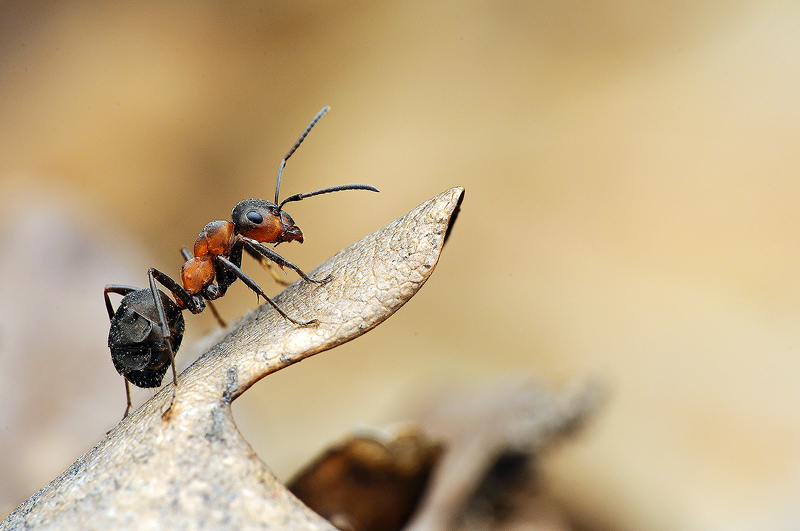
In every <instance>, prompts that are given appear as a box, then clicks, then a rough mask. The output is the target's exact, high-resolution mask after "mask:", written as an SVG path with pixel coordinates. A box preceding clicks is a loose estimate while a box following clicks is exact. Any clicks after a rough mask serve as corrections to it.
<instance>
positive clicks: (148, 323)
mask: <svg viewBox="0 0 800 531" xmlns="http://www.w3.org/2000/svg"><path fill="white" fill-rule="evenodd" d="M329 109H330V108H329V107H325V108H323V109H322V110H321V111H320V112H319V113H317V115H316V116H315V117H314V119H313V120H311V123H309V124H308V127H306V129H305V131H303V134H302V135H300V138H299V139H298V140H297V142H296V143H295V145H294V146H293V147H292V149H290V150H289V153H287V154H286V156H285V157H284V158H283V160H282V161H281V163H280V166H278V178H277V182H276V184H275V202H274V203H271V202H269V201H265V200H263V199H245V200H244V201H240V202H239V203H238V204H237V205H236V206H235V207H234V208H233V212H231V219H232V221H212V222H211V223H209V224H208V225H206V226H205V227H204V228H203V230H202V231H201V232H200V234H199V235H198V236H197V240H195V242H194V252H193V253H190V252H189V250H188V249H187V248H185V247H184V248H183V249H182V251H181V252H182V255H183V257H184V260H185V263H184V264H183V267H182V268H181V282H182V283H178V282H177V281H175V280H173V279H172V278H171V277H169V276H168V275H166V274H165V273H162V272H161V271H159V270H158V269H155V268H150V269H149V270H148V272H147V276H148V278H149V281H150V287H149V288H144V289H137V288H133V287H130V286H122V285H118V284H110V285H108V286H106V287H105V290H104V292H103V294H104V297H105V303H106V309H107V310H108V316H109V319H110V320H111V328H110V330H109V334H108V346H109V348H110V349H111V359H112V361H113V362H114V367H115V368H116V369H117V372H119V373H120V374H121V375H122V376H123V377H124V378H125V394H126V397H127V407H126V409H125V415H124V416H127V415H128V412H129V411H130V408H131V393H130V385H129V384H128V382H130V383H132V384H133V385H135V386H137V387H145V388H147V387H158V386H160V385H161V381H162V380H163V378H164V375H165V374H166V372H167V366H168V365H170V366H171V367H172V383H173V395H172V400H173V401H174V400H175V388H176V387H177V385H178V383H177V371H176V369H175V353H176V352H177V351H178V348H179V347H180V343H181V339H182V338H183V332H184V321H183V314H182V311H183V310H189V311H190V312H192V313H195V314H196V313H200V312H202V311H203V310H204V309H205V307H206V305H207V301H208V306H209V307H210V308H211V310H212V312H213V313H214V316H215V317H216V318H217V320H218V321H219V322H220V324H222V325H224V322H223V321H222V319H221V318H220V317H219V314H218V313H217V312H216V310H215V309H214V307H213V305H212V304H211V303H210V301H213V300H215V299H218V298H220V297H222V296H223V295H225V292H226V291H227V290H228V287H229V286H230V285H231V284H233V283H234V282H235V281H236V279H240V280H241V281H242V282H244V283H245V285H247V287H249V288H250V289H251V290H253V291H254V292H255V293H256V295H257V296H259V297H262V298H264V300H265V301H266V302H268V303H269V304H270V305H271V306H272V307H273V308H275V310H276V311H277V312H278V313H279V314H280V315H281V316H282V317H284V318H285V319H287V320H289V321H291V322H292V323H294V324H296V325H299V326H308V325H311V324H314V323H316V320H311V321H298V320H297V319H294V318H292V317H290V316H289V315H287V314H286V312H285V311H283V309H281V308H280V306H278V305H277V304H276V303H275V302H274V301H273V300H272V299H270V298H269V297H268V296H267V294H266V293H264V290H262V289H261V287H260V286H259V285H258V284H257V283H256V282H255V281H254V280H253V279H252V278H250V277H249V276H248V275H247V274H246V273H245V272H244V271H242V269H241V266H242V251H246V252H247V253H248V254H249V255H251V256H252V257H253V258H255V259H256V260H258V261H260V262H262V264H264V261H265V260H269V261H271V262H274V263H275V264H276V265H277V266H278V267H280V268H281V269H283V268H285V267H288V268H289V269H292V270H294V271H295V272H296V273H297V274H298V275H300V277H301V278H302V279H303V280H306V281H308V282H313V283H317V284H323V283H325V282H328V281H329V280H330V279H331V276H330V275H328V276H327V277H325V278H323V279H313V278H310V277H309V276H308V275H306V274H305V273H304V272H303V271H302V270H301V269H300V268H299V267H297V266H296V265H294V264H293V263H291V262H289V261H287V260H286V259H284V258H283V257H282V256H280V255H279V254H278V253H276V252H275V251H273V250H272V249H269V248H267V247H265V246H264V245H263V244H264V243H274V244H276V245H277V244H279V243H282V242H290V241H298V242H300V243H303V233H302V232H301V231H300V229H299V228H298V227H297V226H296V225H295V223H294V220H292V218H291V216H289V214H287V213H286V212H284V211H283V205H285V204H286V203H289V202H292V201H301V200H303V199H305V198H307V197H312V196H315V195H321V194H328V193H331V192H339V191H342V190H370V191H373V192H378V191H379V190H378V189H377V188H375V187H374V186H369V185H366V184H345V185H340V186H332V187H330V188H323V189H321V190H316V191H314V192H308V193H305V194H295V195H292V196H290V197H287V198H286V199H284V200H283V201H281V202H278V193H279V191H280V186H281V177H282V175H283V169H284V167H285V166H286V161H287V160H288V159H289V157H291V156H292V154H293V153H294V152H295V151H296V150H297V148H298V147H300V144H302V143H303V140H305V138H306V136H307V135H308V133H309V131H311V129H312V128H313V127H314V125H316V123H317V122H318V121H319V119H320V118H322V116H323V115H324V114H325V113H326V112H328V110H329ZM156 282H158V283H160V284H161V285H162V286H164V287H165V288H167V290H169V291H170V292H171V293H172V296H173V297H174V298H175V301H174V302H173V301H172V300H171V299H170V298H169V297H168V296H167V295H166V294H165V293H164V292H163V291H161V290H160V289H158V287H157V285H156ZM109 293H116V294H119V295H123V297H122V300H121V301H120V304H119V306H118V307H117V310H116V311H114V309H113V307H112V306H111V300H110V299H109ZM171 407H172V403H170V408H171Z"/></svg>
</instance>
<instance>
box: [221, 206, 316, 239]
mask: <svg viewBox="0 0 800 531" xmlns="http://www.w3.org/2000/svg"><path fill="white" fill-rule="evenodd" d="M231 219H232V220H233V224H234V225H235V226H236V232H237V233H239V234H241V235H242V236H246V237H248V238H253V239H254V240H256V241H259V242H262V243H281V242H291V241H298V242H300V243H303V233H302V232H300V228H299V227H297V225H295V224H294V220H293V219H292V217H291V216H290V215H289V214H287V213H286V212H284V211H283V210H281V209H280V207H279V206H277V205H276V204H275V203H270V202H269V201H265V200H263V199H245V200H244V201H240V202H239V203H238V204H237V205H236V206H235V207H233V212H231Z"/></svg>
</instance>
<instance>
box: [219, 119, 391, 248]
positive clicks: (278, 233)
mask: <svg viewBox="0 0 800 531" xmlns="http://www.w3.org/2000/svg"><path fill="white" fill-rule="evenodd" d="M329 110H330V107H324V108H323V109H322V110H321V111H319V112H318V113H317V115H316V116H315V117H314V119H313V120H311V123H309V124H308V127H306V129H305V131H303V134H302V135H300V138H299V139H298V140H297V142H295V144H294V146H292V149H290V150H289V153H287V154H286V156H285V157H283V160H282V161H281V163H280V166H278V178H277V180H276V182H275V202H274V203H270V202H269V201H265V200H263V199H245V200H244V201H242V202H240V203H239V204H238V205H236V206H235V207H234V208H233V212H232V213H231V217H232V218H233V223H234V225H236V232H238V233H239V234H241V235H243V236H247V237H248V238H253V239H254V240H257V241H259V242H262V243H281V242H290V241H298V242H300V243H303V233H302V232H300V229H299V228H298V227H297V226H296V225H295V224H294V220H293V219H292V218H291V216H289V214H287V213H286V212H284V211H283V205H285V204H286V203H290V202H292V201H301V200H303V199H305V198H306V197H312V196H315V195H320V194H329V193H331V192H339V191H342V190H370V191H373V192H378V191H380V190H378V189H377V188H375V187H374V186H369V185H366V184H343V185H340V186H331V187H329V188H323V189H321V190H316V191H314V192H308V193H305V194H295V195H292V196H289V197H287V198H286V199H284V200H283V201H281V202H278V194H279V193H280V189H281V178H282V177H283V169H284V168H285V167H286V161H287V160H289V157H291V156H292V154H293V153H294V152H295V151H297V148H298V147H300V144H302V143H303V140H305V139H306V137H307V136H308V133H309V132H310V131H311V129H312V128H313V127H314V126H315V125H316V124H317V122H318V121H319V119H320V118H322V116H323V115H324V114H325V113H326V112H328V111H329Z"/></svg>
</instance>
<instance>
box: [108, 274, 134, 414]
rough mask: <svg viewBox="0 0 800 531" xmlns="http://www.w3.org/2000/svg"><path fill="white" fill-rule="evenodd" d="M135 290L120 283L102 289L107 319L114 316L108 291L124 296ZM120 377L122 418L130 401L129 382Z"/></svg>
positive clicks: (127, 409)
mask: <svg viewBox="0 0 800 531" xmlns="http://www.w3.org/2000/svg"><path fill="white" fill-rule="evenodd" d="M137 290H138V288H134V287H133V286H124V285H122V284H109V285H108V286H106V287H105V289H103V298H105V300H106V310H108V318H109V319H113V318H114V308H113V307H112V306H111V299H109V297H108V294H109V293H116V294H117V295H122V296H123V297H124V296H125V295H127V294H128V293H132V292H134V291H137ZM122 379H123V381H124V382H125V399H126V405H125V414H124V415H122V418H123V419H124V418H125V417H127V416H128V413H130V411H131V406H132V403H131V384H130V382H128V379H127V378H125V377H124V376H123V377H122Z"/></svg>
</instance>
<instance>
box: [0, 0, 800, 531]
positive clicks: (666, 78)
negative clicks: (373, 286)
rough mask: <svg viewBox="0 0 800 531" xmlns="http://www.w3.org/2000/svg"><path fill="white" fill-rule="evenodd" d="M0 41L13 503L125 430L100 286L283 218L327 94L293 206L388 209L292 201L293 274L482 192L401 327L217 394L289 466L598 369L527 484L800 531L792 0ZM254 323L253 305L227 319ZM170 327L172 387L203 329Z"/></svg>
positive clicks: (1, 475)
mask: <svg viewBox="0 0 800 531" xmlns="http://www.w3.org/2000/svg"><path fill="white" fill-rule="evenodd" d="M0 20H2V30H0V220H2V228H0V248H2V252H1V253H0V276H1V277H2V282H0V449H2V452H0V453H1V454H2V455H0V508H2V509H3V515H5V514H7V513H8V512H10V511H11V510H12V509H13V508H14V507H15V506H16V505H17V504H19V503H20V502H21V501H23V500H24V499H25V498H27V497H28V496H30V495H31V494H32V493H33V492H35V491H36V490H38V489H39V488H41V487H43V486H44V485H45V484H46V483H47V482H48V481H49V480H51V479H52V478H54V477H55V476H56V475H57V474H59V473H60V472H61V471H62V470H63V469H64V468H66V467H67V466H68V465H69V464H70V463H71V462H72V461H73V460H75V459H76V458H77V457H78V456H79V455H80V454H81V453H83V452H85V451H86V450H88V449H89V448H91V446H92V445H93V444H94V443H95V442H96V441H98V440H99V439H100V438H102V436H103V435H104V434H105V433H106V431H107V430H109V429H111V428H112V427H113V426H114V425H115V423H116V422H117V421H118V420H119V418H120V417H121V415H122V412H123V410H124V405H125V403H124V386H123V381H122V378H121V377H120V376H119V375H118V374H117V373H116V372H115V370H114V368H113V366H112V364H111V361H110V357H109V354H108V349H107V347H106V336H107V333H108V316H107V315H106V311H105V308H104V305H103V298H102V289H103V286H105V285H106V284H108V283H122V284H132V285H136V286H144V285H145V283H146V271H147V268H148V267H150V266H154V267H157V268H159V269H161V270H162V271H164V272H166V273H168V274H170V275H173V276H177V275H178V274H179V268H180V265H181V259H180V255H179V254H178V253H179V249H180V248H181V247H182V246H184V245H189V246H191V244H192V243H193V241H194V238H195V237H196V235H197V233H198V232H199V230H200V229H201V228H202V227H203V226H204V225H205V224H206V223H207V222H208V221H211V220H214V219H228V217H229V215H230V210H231V208H232V207H233V205H234V204H235V203H236V202H238V201H239V200H241V199H244V198H247V197H262V198H265V199H270V200H271V199H272V195H273V189H274V183H275V175H276V171H277V168H278V163H279V161H280V159H281V158H282V157H283V156H284V155H285V153H286V152H287V151H288V149H289V148H290V147H291V146H292V144H293V143H294V142H295V140H296V139H297V137H298V136H299V134H300V133H301V132H302V130H303V128H304V127H305V126H306V124H307V123H308V121H309V120H310V119H311V118H312V117H313V116H314V114H315V113H316V112H317V111H318V110H319V109H320V108H322V107H323V106H324V105H330V106H331V107H332V111H331V112H330V113H329V114H328V115H326V116H325V117H324V118H323V119H322V121H321V122H320V123H319V124H318V126H317V127H316V128H315V129H314V131H313V132H312V133H311V135H310V136H309V137H308V139H307V141H306V142H305V143H304V144H303V146H302V147H301V148H300V150H299V151H298V152H297V153H296V154H295V155H294V156H293V158H292V159H291V160H290V162H289V164H288V166H287V169H286V172H285V173H284V179H283V188H282V196H283V197H286V196H288V195H290V194H294V193H298V192H305V191H310V190H315V189H317V188H322V187H325V186H330V185H336V184H343V183H351V182H363V183H368V184H372V185H375V186H377V187H378V188H380V189H381V193H380V194H369V193H366V192H346V193H345V192H343V193H339V194H332V195H327V196H321V197H317V198H314V199H310V200H308V201H303V202H301V203H293V204H290V205H289V206H288V207H287V210H288V211H289V212H290V213H291V215H292V216H293V217H294V219H295V221H296V222H297V224H298V225H299V226H300V227H301V228H302V230H303V232H304V234H305V237H306V241H305V243H304V244H303V245H298V244H296V243H294V244H288V245H284V246H281V247H280V248H279V251H280V252H281V254H282V255H283V256H285V257H286V258H287V259H289V260H291V261H293V262H295V263H296V264H298V265H299V266H300V267H301V268H303V269H305V270H309V269H312V268H313V267H314V266H315V265H316V264H317V263H319V262H321V261H322V260H324V259H326V258H327V257H329V256H330V255H332V254H333V253H334V252H336V251H337V250H339V249H340V248H342V247H344V246H346V245H348V244H350V243H351V242H353V241H355V240H357V239H360V238H361V237H363V236H365V235H367V234H369V233H371V232H373V231H374V230H376V229H378V228H380V227H382V226H383V225H384V224H386V223H387V222H389V221H391V220H393V219H395V218H396V217H398V216H399V215H401V214H403V213H405V212H406V211H408V210H409V209H411V208H413V207H415V206H416V205H418V204H419V203H421V202H423V201H425V200H427V199H429V198H430V197H432V196H434V195H436V194H438V193H439V192H441V191H443V190H445V189H447V188H449V187H451V186H455V185H463V186H465V188H466V197H465V199H464V203H463V205H462V210H461V215H460V217H459V219H458V223H457V224H456V226H455V228H454V230H453V232H452V234H451V238H450V240H449V241H448V244H447V247H446V248H445V251H444V253H443V255H442V258H441V261H440V263H439V266H438V269H437V271H436V272H435V273H434V274H433V276H432V278H431V280H430V281H429V282H428V283H427V284H426V285H425V287H424V288H423V289H422V291H421V292H420V293H419V294H418V295H417V296H416V297H415V298H414V299H412V300H411V302H410V303H408V304H407V305H406V306H405V307H404V308H403V309H402V310H401V311H400V312H398V313H397V314H396V315H395V316H394V317H393V318H392V319H390V320H388V321H387V322H386V323H385V324H383V325H382V326H380V327H379V328H378V329H376V330H374V331H373V332H371V333H369V334H367V335H366V336H364V337H362V338H359V339H358V340H357V341H355V342H353V343H350V344H347V345H345V346H343V347H341V348H338V349H336V350H335V351H332V352H327V353H324V354H322V355H320V356H317V357H314V358H312V359H310V360H308V361H306V362H305V363H302V364H300V365H297V366H294V367H291V368H289V369H288V370H285V371H281V372H280V373H277V374H275V375H272V376H270V377H269V378H266V379H265V380H263V381H261V382H260V383H259V384H258V385H256V386H255V387H254V388H252V389H251V390H250V391H248V392H247V393H246V394H244V395H243V396H242V398H240V399H239V400H237V401H236V402H235V403H234V415H235V416H236V419H237V424H238V425H239V427H240V428H241V430H242V432H243V433H244V435H245V437H246V438H247V439H248V441H249V442H250V443H251V444H252V445H253V447H254V449H255V450H256V452H257V453H258V454H259V456H260V457H261V458H262V459H263V460H264V461H265V462H266V463H267V464H268V465H269V466H270V467H271V468H272V469H273V470H274V471H275V472H276V474H277V475H278V476H279V477H280V478H282V479H287V478H288V477H290V476H291V475H292V474H293V473H294V472H295V471H296V470H297V469H298V468H299V467H300V466H301V464H302V463H304V462H307V461H308V460H310V459H311V458H312V456H313V455H314V454H315V453H316V452H318V451H319V450H321V449H322V448H323V447H325V446H326V445H328V444H329V443H330V442H332V441H335V440H337V439H338V438H341V437H342V436H344V435H345V434H347V433H348V432H350V431H351V430H352V429H353V428H354V427H355V426H358V425H360V424H368V425H382V424H385V423H390V422H393V421H396V420H402V419H403V418H404V417H405V416H406V415H408V414H409V413H408V410H407V408H408V407H409V406H408V404H410V403H414V402H415V401H417V400H418V399H421V397H424V396H426V395H428V394H429V393H433V392H435V391H436V389H437V388H439V387H441V386H445V385H452V384H454V383H456V384H461V385H465V386H469V385H473V384H474V385H477V384H480V383H482V382H484V381H487V380H491V379H494V378H496V377H497V375H500V374H504V373H516V374H519V373H525V374H530V375H531V376H532V377H534V378H537V379H539V380H541V381H543V382H545V383H547V384H548V385H553V386H554V387H556V388H558V387H559V386H560V385H562V384H564V383H565V382H568V381H571V380H573V379H574V378H576V377H580V376H581V375H592V376H593V377H596V378H599V379H600V380H602V381H604V382H605V383H606V385H607V387H608V389H609V397H608V399H607V401H606V403H605V405H604V408H603V409H602V410H601V412H600V414H599V415H598V416H597V417H596V418H595V419H594V420H593V422H592V423H591V425H590V427H589V429H588V430H586V431H584V432H583V433H582V434H581V436H580V438H579V439H577V440H575V441H572V442H570V444H568V445H564V446H563V447H561V448H560V449H559V450H558V451H557V452H554V453H553V454H551V455H550V456H549V457H548V459H547V460H546V461H545V463H544V468H545V471H546V473H547V477H548V483H549V486H550V488H551V489H552V490H553V492H554V493H555V495H556V496H558V498H559V499H560V501H561V503H562V504H563V506H564V507H566V508H567V509H568V510H569V511H570V513H571V514H572V515H574V517H575V518H576V519H578V520H580V521H582V522H585V523H586V525H587V527H588V526H591V527H593V528H597V529H620V530H629V529H630V530H633V529H637V530H682V529H686V530H717V529H720V530H721V529H725V530H730V529H778V530H781V529H787V530H788V529H796V528H797V527H798V525H800V208H799V207H798V204H800V179H798V175H799V173H800V98H799V97H798V95H799V94H800V51H799V50H800V4H797V3H794V2H778V1H775V0H763V1H760V0H752V1H744V2H735V3H730V2H699V3H698V2H680V1H679V2H667V1H663V0H657V1H645V2H642V1H633V0H610V1H603V2H569V1H567V2H556V1H547V0H545V1H539V2H525V1H519V0H490V1H469V0H463V1H451V2H448V1H437V0H433V1H431V0H425V1H421V0H411V1H404V2H400V1H389V2H380V3H373V2H342V1H335V0H334V1H305V2H303V1H301V2H282V3H277V2H259V1H243V2H237V3H222V2H206V3H200V4H198V3H195V2H188V1H176V2H169V3H159V2H149V3H148V2H129V3H126V2H85V1H83V2H71V1H65V2H55V3H54V2H37V1H33V2H19V1H16V2H13V1H12V2H3V3H2V5H0ZM245 269H246V270H247V271H249V272H251V273H252V274H253V275H254V276H255V277H256V278H257V280H258V281H259V282H260V283H261V284H262V285H263V286H264V287H265V288H266V289H267V290H268V291H269V292H270V293H275V292H277V291H278V290H279V288H278V287H277V286H276V285H275V284H274V283H273V282H272V281H271V280H270V278H269V275H268V274H266V273H263V272H260V270H259V267H258V266H257V265H256V264H254V263H252V262H251V263H246V264H245ZM287 279H288V280H290V281H294V280H295V277H294V276H292V275H287ZM115 303H116V301H115ZM254 305H255V298H254V296H253V294H252V293H251V292H250V291H249V290H247V289H245V288H244V287H243V286H242V285H241V284H237V285H235V286H233V287H232V288H231V291H230V292H229V294H228V295H227V296H226V297H225V298H224V299H223V300H221V301H220V304H219V307H220V309H221V311H222V313H223V315H225V316H226V317H227V318H228V319H229V320H234V319H235V318H236V317H237V316H239V315H241V314H242V313H244V312H245V311H247V310H248V309H250V308H252V307H254ZM187 326H188V330H187V335H186V339H185V347H184V348H182V350H181V354H180V356H179V359H180V363H181V365H182V366H186V365H188V363H190V362H191V361H192V360H193V359H195V357H196V356H197V355H198V353H199V352H200V347H199V346H198V343H201V342H202V341H203V336H204V334H206V333H207V332H209V331H212V332H213V331H214V330H215V328H216V325H215V323H214V321H213V318H212V316H211V315H210V313H207V314H202V315H199V316H187ZM149 396H151V391H143V390H137V391H135V395H134V400H135V402H136V403H137V404H140V403H142V402H143V401H144V400H146V399H147V398H149Z"/></svg>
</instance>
